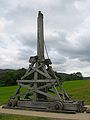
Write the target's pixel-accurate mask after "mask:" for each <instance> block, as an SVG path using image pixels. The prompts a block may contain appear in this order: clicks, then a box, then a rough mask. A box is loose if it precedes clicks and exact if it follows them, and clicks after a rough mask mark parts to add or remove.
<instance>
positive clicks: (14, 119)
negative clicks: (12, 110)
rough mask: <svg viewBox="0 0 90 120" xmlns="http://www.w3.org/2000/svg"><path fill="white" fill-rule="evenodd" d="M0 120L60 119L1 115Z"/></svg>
mask: <svg viewBox="0 0 90 120" xmlns="http://www.w3.org/2000/svg"><path fill="white" fill-rule="evenodd" d="M0 120H58V119H52V118H43V117H30V116H21V115H8V114H0Z"/></svg>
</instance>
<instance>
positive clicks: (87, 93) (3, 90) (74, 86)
mask: <svg viewBox="0 0 90 120" xmlns="http://www.w3.org/2000/svg"><path fill="white" fill-rule="evenodd" d="M63 87H64V88H65V90H66V91H67V93H68V94H69V95H70V96H71V97H72V98H73V99H76V100H84V101H85V104H90V80H76V81H65V82H64V84H63ZM16 88H17V86H8V87H0V105H2V104H5V103H6V102H7V101H8V99H9V97H10V96H12V95H13V94H14V92H15V90H16Z"/></svg>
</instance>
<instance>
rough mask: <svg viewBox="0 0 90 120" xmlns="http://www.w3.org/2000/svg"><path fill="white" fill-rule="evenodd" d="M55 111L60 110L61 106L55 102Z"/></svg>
mask: <svg viewBox="0 0 90 120" xmlns="http://www.w3.org/2000/svg"><path fill="white" fill-rule="evenodd" d="M54 108H55V110H62V109H63V104H62V103H61V102H57V103H56V104H55V106H54Z"/></svg>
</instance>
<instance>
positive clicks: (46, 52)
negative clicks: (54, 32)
mask: <svg viewBox="0 0 90 120" xmlns="http://www.w3.org/2000/svg"><path fill="white" fill-rule="evenodd" d="M44 47H45V51H46V55H47V58H48V59H49V55H48V51H47V47H46V44H45V41H44Z"/></svg>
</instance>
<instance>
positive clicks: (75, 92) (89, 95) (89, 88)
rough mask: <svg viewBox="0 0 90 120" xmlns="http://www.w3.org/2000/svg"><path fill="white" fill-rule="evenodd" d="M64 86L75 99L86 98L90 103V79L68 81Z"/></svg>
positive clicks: (89, 103) (86, 102) (87, 102)
mask: <svg viewBox="0 0 90 120" xmlns="http://www.w3.org/2000/svg"><path fill="white" fill-rule="evenodd" d="M63 86H64V88H65V90H66V91H67V93H68V94H69V95H70V96H71V97H72V98H73V99H75V100H84V101H85V104H88V105H90V80H78V81H77V80H76V81H69V82H68V81H67V82H65V83H64V84H63Z"/></svg>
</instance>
